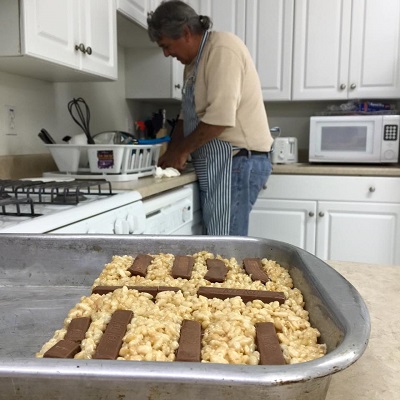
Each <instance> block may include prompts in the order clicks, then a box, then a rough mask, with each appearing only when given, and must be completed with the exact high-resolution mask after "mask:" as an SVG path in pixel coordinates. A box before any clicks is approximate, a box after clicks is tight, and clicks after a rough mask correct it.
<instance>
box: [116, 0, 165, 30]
mask: <svg viewBox="0 0 400 400" xmlns="http://www.w3.org/2000/svg"><path fill="white" fill-rule="evenodd" d="M160 2H161V1H156V0H117V10H118V12H120V13H121V14H122V15H124V16H125V17H127V18H129V19H132V20H134V21H136V22H137V23H138V24H139V25H141V26H143V27H147V13H148V12H149V11H150V10H152V9H154V8H156V7H157V5H158V3H160ZM153 3H154V4H153Z"/></svg>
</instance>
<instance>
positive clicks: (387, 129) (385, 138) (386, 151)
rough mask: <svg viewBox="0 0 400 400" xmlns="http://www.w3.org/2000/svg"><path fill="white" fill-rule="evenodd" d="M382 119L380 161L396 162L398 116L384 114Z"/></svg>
mask: <svg viewBox="0 0 400 400" xmlns="http://www.w3.org/2000/svg"><path fill="white" fill-rule="evenodd" d="M382 119H383V127H382V128H383V129H382V148H381V161H382V162H398V160H399V125H400V117H399V116H398V115H385V116H383V118H382Z"/></svg>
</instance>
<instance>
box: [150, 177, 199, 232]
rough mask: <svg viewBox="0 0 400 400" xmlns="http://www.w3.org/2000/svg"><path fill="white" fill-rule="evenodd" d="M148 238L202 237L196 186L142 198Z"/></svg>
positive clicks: (192, 184)
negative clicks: (158, 236) (167, 236)
mask: <svg viewBox="0 0 400 400" xmlns="http://www.w3.org/2000/svg"><path fill="white" fill-rule="evenodd" d="M143 207H144V210H145V214H146V227H145V230H144V232H143V233H144V234H147V235H201V234H202V218H201V208H200V199H199V189H198V184H197V183H191V184H189V185H185V186H183V187H181V188H178V189H172V190H168V191H166V192H164V193H161V194H158V195H155V196H152V197H150V198H148V199H146V198H145V199H143Z"/></svg>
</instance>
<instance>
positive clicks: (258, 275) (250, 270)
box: [243, 258, 270, 283]
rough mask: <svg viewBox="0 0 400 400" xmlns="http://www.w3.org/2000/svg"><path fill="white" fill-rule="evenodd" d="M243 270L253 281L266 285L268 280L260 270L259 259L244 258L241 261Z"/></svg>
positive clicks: (260, 263)
mask: <svg viewBox="0 0 400 400" xmlns="http://www.w3.org/2000/svg"><path fill="white" fill-rule="evenodd" d="M243 265H244V269H245V270H246V272H247V274H248V275H250V277H251V279H252V280H253V281H261V282H262V283H267V282H268V281H269V280H270V279H269V277H268V275H267V274H266V273H265V272H264V270H263V268H262V262H261V258H245V259H244V260H243Z"/></svg>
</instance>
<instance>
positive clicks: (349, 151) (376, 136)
mask: <svg viewBox="0 0 400 400" xmlns="http://www.w3.org/2000/svg"><path fill="white" fill-rule="evenodd" d="M399 125H400V115H374V116H371V115H351V116H324V117H311V119H310V147H309V158H308V159H309V161H310V162H324V163H358V164H360V163H377V164H385V163H397V162H398V161H399Z"/></svg>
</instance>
